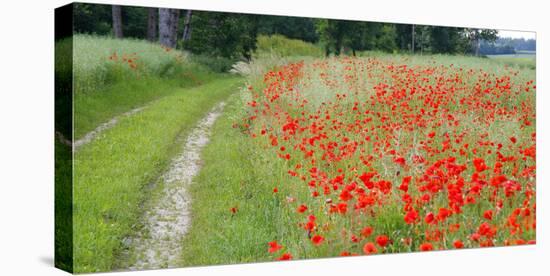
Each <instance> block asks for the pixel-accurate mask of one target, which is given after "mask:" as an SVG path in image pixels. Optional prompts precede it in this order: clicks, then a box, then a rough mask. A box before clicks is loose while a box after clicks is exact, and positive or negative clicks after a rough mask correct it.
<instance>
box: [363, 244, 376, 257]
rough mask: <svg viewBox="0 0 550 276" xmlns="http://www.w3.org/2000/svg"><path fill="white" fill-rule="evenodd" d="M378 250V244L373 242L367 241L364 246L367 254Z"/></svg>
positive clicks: (364, 251)
mask: <svg viewBox="0 0 550 276" xmlns="http://www.w3.org/2000/svg"><path fill="white" fill-rule="evenodd" d="M376 252H378V249H376V246H375V245H374V244H373V243H372V242H367V243H365V245H364V246H363V253H365V254H366V255H370V254H375V253H376Z"/></svg>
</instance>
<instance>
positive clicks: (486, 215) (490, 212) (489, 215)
mask: <svg viewBox="0 0 550 276" xmlns="http://www.w3.org/2000/svg"><path fill="white" fill-rule="evenodd" d="M483 217H484V218H485V219H487V220H492V219H493V210H487V211H485V212H483Z"/></svg>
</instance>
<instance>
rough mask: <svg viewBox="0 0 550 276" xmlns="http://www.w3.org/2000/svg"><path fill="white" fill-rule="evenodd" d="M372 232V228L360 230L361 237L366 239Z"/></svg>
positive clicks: (367, 227)
mask: <svg viewBox="0 0 550 276" xmlns="http://www.w3.org/2000/svg"><path fill="white" fill-rule="evenodd" d="M372 231H373V229H372V227H370V226H366V227H365V228H363V229H362V230H361V236H363V237H365V238H366V237H368V236H370V235H371V234H372Z"/></svg>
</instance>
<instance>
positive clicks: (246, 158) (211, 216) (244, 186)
mask: <svg viewBox="0 0 550 276" xmlns="http://www.w3.org/2000/svg"><path fill="white" fill-rule="evenodd" d="M242 105H243V100H242V99H241V98H240V97H239V95H233V96H232V97H231V99H230V100H229V102H228V105H227V106H226V108H225V111H224V116H223V117H221V118H220V119H219V120H218V121H217V122H216V124H215V125H214V128H213V135H212V138H211V141H210V143H209V144H208V146H207V147H206V148H205V149H204V151H203V152H202V158H203V160H204V164H205V166H204V167H203V168H202V169H201V172H200V174H199V175H198V176H197V178H196V179H195V181H194V184H193V185H192V186H191V188H190V193H191V198H192V199H193V200H192V211H191V213H192V226H191V229H190V231H189V233H188V235H187V236H186V238H185V240H184V242H183V254H182V264H183V265H185V266H195V265H213V264H234V263H246V262H261V261H269V260H272V259H273V257H272V256H270V254H269V253H268V251H267V244H266V241H271V240H278V241H285V240H289V239H295V240H300V239H299V238H298V237H294V235H296V234H298V233H296V232H294V233H292V232H290V231H289V230H291V229H290V228H291V227H293V225H294V223H295V222H294V221H292V218H293V217H294V215H293V214H292V213H291V211H290V210H289V208H281V207H282V205H286V204H288V203H287V201H286V197H285V196H284V195H285V194H288V193H290V191H289V190H288V189H291V188H289V187H283V186H279V187H278V192H277V193H274V192H273V189H274V188H275V187H277V186H278V185H277V184H276V183H281V182H282V181H283V182H284V180H286V179H288V176H287V174H286V173H285V170H284V162H281V161H280V160H277V159H275V158H273V157H272V155H269V154H259V152H262V151H263V150H265V149H261V148H259V146H258V144H257V143H250V141H249V140H247V137H246V135H245V134H244V133H243V132H242V131H241V129H240V128H235V127H233V124H234V122H235V121H237V120H238V118H242V117H243V116H245V113H244V109H243V108H242ZM237 164H238V165H237ZM232 208H235V209H234V211H232ZM304 246H307V245H304Z"/></svg>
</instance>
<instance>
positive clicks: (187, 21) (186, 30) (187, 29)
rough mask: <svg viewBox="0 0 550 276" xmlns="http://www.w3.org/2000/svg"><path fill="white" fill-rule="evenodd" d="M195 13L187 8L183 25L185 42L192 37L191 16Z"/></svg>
mask: <svg viewBox="0 0 550 276" xmlns="http://www.w3.org/2000/svg"><path fill="white" fill-rule="evenodd" d="M192 15H193V11H192V10H187V12H186V13H185V21H184V25H183V42H184V43H185V42H187V41H189V39H191V16H192Z"/></svg>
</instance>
